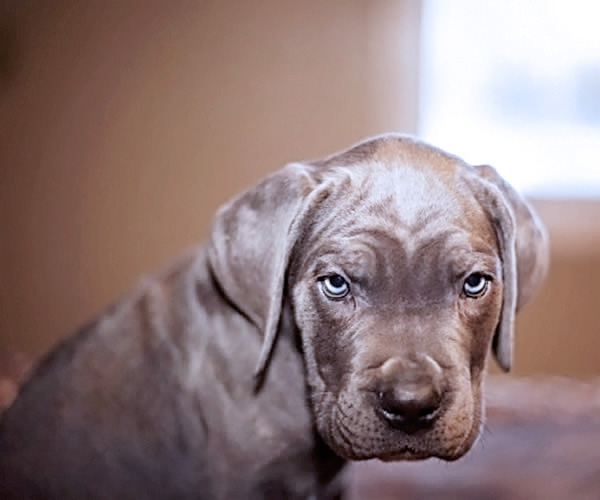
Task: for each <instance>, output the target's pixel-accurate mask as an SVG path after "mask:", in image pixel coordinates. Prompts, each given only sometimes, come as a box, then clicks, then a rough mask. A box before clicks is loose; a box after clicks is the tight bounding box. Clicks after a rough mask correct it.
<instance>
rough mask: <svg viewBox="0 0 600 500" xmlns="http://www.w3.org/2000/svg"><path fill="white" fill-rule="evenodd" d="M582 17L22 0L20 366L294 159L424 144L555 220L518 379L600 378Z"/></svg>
mask: <svg viewBox="0 0 600 500" xmlns="http://www.w3.org/2000/svg"><path fill="white" fill-rule="evenodd" d="M595 9H596V8H595V7H594V4H593V3H592V2H585V1H579V0H571V1H569V2H564V1H553V0H543V1H538V0H529V1H525V2H523V1H516V0H506V1H502V2H478V1H476V0H454V1H453V2H444V1H443V0H423V1H419V0H376V1H369V2H367V1H363V0H328V1H322V0H305V1H303V2H298V1H290V0H260V1H256V2H245V1H241V0H239V1H217V0H203V1H200V0H196V1H193V0H169V1H166V0H143V1H142V0H127V1H122V2H111V1H94V2H88V1H78V2H77V1H72V0H53V1H52V2H47V1H43V0H28V1H23V0H2V1H1V2H0V283H1V286H0V349H14V350H20V351H24V352H25V353H28V354H31V355H33V356H38V355H40V354H42V353H44V352H46V351H47V350H48V349H49V348H50V347H51V346H52V345H54V344H55V343H56V342H57V341H58V340H59V339H61V338H62V337H63V336H64V335H66V334H68V333H69V332H70V331H72V330H73V329H74V328H75V327H77V326H78V325H79V324H81V323H82V322H84V321H85V320H87V319H89V318H90V317H91V316H93V315H95V314H97V313H98V312H99V311H101V310H102V308H103V307H104V306H105V305H107V304H108V303H109V302H111V301H113V300H114V299H116V298H117V297H119V296H120V295H122V294H124V293H126V292H127V290H128V289H130V288H131V287H132V286H134V284H135V283H136V281H137V279H138V278H139V277H140V276H141V275H143V274H144V273H147V272H150V271H152V270H154V269H156V268H157V267H159V266H161V265H162V264H163V263H164V262H165V261H166V260H168V259H169V258H171V257H173V256H175V255H177V254H178V253H180V252H181V251H183V250H184V249H186V248H188V247H190V246H192V245H194V244H196V243H198V242H200V241H202V240H203V239H204V238H205V236H206V234H207V231H208V228H209V225H210V220H211V217H212V214H213V213H214V211H215V209H216V208H217V207H218V206H219V205H220V204H221V203H222V202H224V201H226V200H227V199H228V198H229V197H230V196H232V195H233V194H235V193H237V192H239V191H240V190H241V189H243V188H245V187H247V186H249V185H250V184H252V183H254V182H255V181H257V180H258V179H260V178H261V177H263V176H264V175H266V174H268V173H269V172H271V171H273V170H275V169H277V168H279V167H281V166H282V165H283V164H285V163H287V162H289V161H292V160H298V159H304V158H313V157H318V156H320V155H323V154H327V153H331V152H333V151H336V150H338V149H340V148H343V147H346V146H348V145H350V144H351V143H353V142H355V141H357V140H359V139H361V138H363V137H364V136H367V135H372V134H375V133H380V132H384V131H389V130H394V131H401V132H408V133H413V134H418V135H420V136H422V137H424V138H425V139H427V140H429V141H431V142H433V143H435V144H436V145H438V146H441V147H443V148H445V149H447V150H449V151H451V152H452V153H455V154H458V155H459V156H462V157H463V158H465V159H466V160H467V161H469V162H473V163H490V164H493V165H495V166H496V167H497V168H498V169H499V170H500V172H501V173H503V175H505V176H506V177H507V178H508V179H509V180H510V181H511V182H513V183H514V184H515V185H516V186H518V187H519V188H520V189H521V190H523V191H524V192H525V193H526V194H527V195H528V196H529V197H530V199H531V200H532V201H533V203H534V204H535V206H536V207H537V208H538V210H539V212H540V214H541V216H542V218H543V219H544V221H545V222H546V224H547V226H548V228H549V232H550V236H551V239H552V262H551V272H550V275H549V277H548V279H547V281H546V284H545V286H544V288H543V290H542V291H541V293H540V295H539V296H538V297H537V298H536V299H535V301H534V302H533V303H532V304H531V305H530V306H529V307H527V308H526V309H525V310H524V312H523V313H522V314H521V315H520V317H519V318H518V325H517V328H518V330H517V349H516V364H515V367H516V370H515V371H516V373H517V374H521V375H531V374H554V375H568V376H573V377H579V378H585V377H590V376H592V375H598V374H600V37H599V36H598V34H597V27H596V24H597V22H596V21H597V19H598V14H599V13H600V12H595Z"/></svg>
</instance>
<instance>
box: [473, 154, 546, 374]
mask: <svg viewBox="0 0 600 500" xmlns="http://www.w3.org/2000/svg"><path fill="white" fill-rule="evenodd" d="M474 170H475V172H476V173H477V177H478V179H477V181H475V185H476V186H477V187H476V188H475V189H474V193H475V196H476V197H477V198H478V200H479V202H480V203H481V205H482V206H483V207H484V209H486V211H487V212H488V215H489V216H490V218H491V220H492V222H493V224H494V227H495V228H496V233H497V235H498V240H499V244H500V247H501V248H500V252H501V254H502V262H503V264H502V273H503V281H504V301H503V307H502V315H501V318H500V322H499V324H498V327H497V329H496V333H495V334H494V339H493V343H492V348H493V351H494V355H495V356H496V360H497V361H498V364H499V365H500V367H501V368H502V369H503V370H504V371H509V370H510V368H511V366H512V359H513V343H514V340H513V337H514V333H513V332H514V316H515V313H516V311H518V310H519V309H521V307H522V306H523V305H524V304H525V303H526V302H527V301H528V300H529V299H530V298H532V297H533V295H535V293H536V292H537V290H538V288H539V287H540V285H541V284H542V281H543V279H544V277H545V275H546V271H547V269H548V262H549V248H548V236H547V233H546V230H545V228H544V226H543V224H542V223H541V221H540V220H539V218H538V216H537V214H536V213H535V211H534V210H533V208H532V207H531V206H530V205H529V203H527V201H526V200H525V199H524V198H523V197H522V196H521V195H520V194H519V193H518V192H517V191H516V190H515V189H514V188H513V187H512V186H511V185H510V184H508V182H506V181H505V180H504V179H503V178H502V177H501V176H500V175H499V174H498V172H496V170H495V169H494V168H493V167H490V166H489V165H480V166H477V167H475V169H474Z"/></svg>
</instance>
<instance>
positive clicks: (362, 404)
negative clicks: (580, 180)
mask: <svg viewBox="0 0 600 500" xmlns="http://www.w3.org/2000/svg"><path fill="white" fill-rule="evenodd" d="M547 261H548V259H547V242H546V238H545V232H544V230H543V228H542V227H541V225H540V223H539V221H538V219H537V216H536V215H535V214H534V213H533V211H532V209H531V207H530V206H529V205H528V204H527V203H526V202H525V201H524V200H523V199H522V198H521V196H520V195H519V194H517V192H516V191H514V190H513V188H512V187H510V186H509V185H508V184H507V183H506V182H505V181H504V180H503V179H502V178H501V177H499V175H498V174H497V173H496V171H495V170H494V169H493V168H492V167H489V166H471V165H467V164H466V163H464V162H463V161H462V160H460V159H459V158H457V157H455V156H452V155H449V154H447V153H445V152H443V151H440V150H439V149H436V148H434V147H432V146H429V145H426V144H424V143H422V142H420V141H418V140H416V139H413V138H410V137H406V136H401V135H385V136H380V137H376V138H373V139H368V140H366V141H364V142H362V143H359V144H357V145H355V146H353V147H352V148H350V149H348V150H346V151H343V152H341V153H338V154H335V155H332V156H330V157H327V158H325V159H321V160H316V161H310V162H302V163H293V164H290V165H288V166H286V167H285V168H283V169H282V170H279V171H277V172H275V173H274V174H272V175H271V176H269V177H267V178H266V179H265V180H264V181H262V182H261V183H260V184H258V185H257V186H255V187H254V188H252V189H250V190H248V191H247V192H245V193H243V194H242V195H240V196H239V197H237V198H235V199H234V200H232V201H231V202H229V203H228V204H226V205H225V206H223V207H222V208H221V209H220V210H219V212H218V213H217V215H216V217H215V219H214V224H213V227H212V231H211V233H210V237H209V239H208V241H207V242H206V243H205V244H204V245H202V246H199V247H198V248H197V249H195V250H194V251H193V252H190V253H188V254H187V255H185V256H183V257H181V258H180V259H179V260H177V261H175V262H173V263H172V264H171V265H169V266H167V267H166V268H165V269H164V270H163V271H162V272H159V273H157V274H156V275H155V276H154V277H151V278H149V279H145V280H144V281H143V282H142V284H141V285H140V286H139V287H138V288H137V289H136V290H134V291H133V292H132V293H131V294H129V295H128V296H127V297H126V298H125V299H123V300H121V301H120V302H118V303H117V304H115V305H113V306H112V307H111V308H110V309H108V310H107V311H106V312H105V313H104V314H102V315H101V316H100V317H98V318H96V319H95V320H94V321H92V322H90V323H89V324H88V325H87V326H85V327H84V328H82V329H81V330H79V331H78V332H76V333H75V334H74V335H73V336H71V337H69V338H68V339H67V340H66V341H64V342H63V343H62V344H61V345H60V346H58V348H56V349H55V350H54V351H53V352H52V353H51V354H50V355H49V356H47V357H46V358H45V359H44V360H43V361H42V362H41V363H40V364H39V366H38V367H37V369H36V370H35V371H34V373H33V375H32V376H31V377H30V379H29V380H28V382H26V383H25V385H24V386H23V388H22V390H21V392H20V395H19V396H18V398H17V399H16V400H15V402H14V403H13V405H12V406H11V407H10V408H9V409H8V410H7V411H6V412H5V413H4V415H3V416H2V420H1V423H0V498H8V499H10V498H14V499H16V498H27V499H35V498H44V499H61V500H64V499H77V500H79V499H116V498H121V499H161V500H164V499H206V500H213V499H223V500H234V499H244V500H252V499H283V498H285V499H309V498H311V499H312V498H318V499H324V498H330V497H334V496H335V495H337V494H338V491H337V490H338V487H339V485H338V484H337V483H338V481H336V476H338V473H339V471H340V470H341V469H342V467H343V465H344V463H345V462H346V461H347V460H361V459H368V458H380V459H382V460H417V459H425V458H428V457H438V458H441V459H445V460H455V459H457V458H459V457H461V456H462V455H464V454H465V453H466V452H467V451H468V450H469V448H470V447H471V445H472V444H473V442H474V441H475V439H476V438H477V435H478V433H479V430H480V427H481V424H482V418H483V408H482V399H483V398H482V381H483V380H482V379H483V376H484V373H485V368H486V364H487V359H488V353H490V352H491V353H492V354H493V355H494V356H495V358H496V360H497V362H498V363H499V365H500V366H501V367H502V368H503V369H504V370H509V369H510V367H511V363H512V358H513V354H512V349H513V324H514V317H515V313H516V311H518V310H519V309H520V308H521V307H522V306H523V305H524V304H525V303H526V302H527V300H528V299H529V298H530V297H531V296H532V295H533V294H534V293H535V292H536V290H537V288H538V286H539V285H540V283H541V281H542V279H543V277H544V274H545V271H546V266H547Z"/></svg>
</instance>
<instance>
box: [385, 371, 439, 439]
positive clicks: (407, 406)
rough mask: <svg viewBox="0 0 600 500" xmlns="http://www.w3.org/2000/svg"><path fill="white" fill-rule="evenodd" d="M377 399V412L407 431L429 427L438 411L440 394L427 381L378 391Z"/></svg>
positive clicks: (394, 426) (395, 425) (391, 423)
mask: <svg viewBox="0 0 600 500" xmlns="http://www.w3.org/2000/svg"><path fill="white" fill-rule="evenodd" d="M377 399H378V401H377V404H378V407H377V410H378V413H379V414H380V415H381V416H382V417H383V418H384V419H385V420H386V421H387V422H388V423H389V425H390V426H391V427H393V428H395V429H401V430H403V431H404V432H407V433H413V432H416V431H418V430H420V429H424V428H427V427H430V426H431V425H432V424H433V422H434V421H435V419H436V418H437V416H438V414H439V411H440V403H441V395H440V393H439V391H438V390H437V389H436V388H435V387H434V385H433V384H429V383H421V384H407V385H398V386H395V387H392V388H390V389H386V390H384V391H380V392H378V393H377Z"/></svg>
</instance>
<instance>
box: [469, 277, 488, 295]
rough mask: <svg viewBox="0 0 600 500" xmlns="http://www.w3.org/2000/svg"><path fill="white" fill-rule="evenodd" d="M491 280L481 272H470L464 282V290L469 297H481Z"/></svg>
mask: <svg viewBox="0 0 600 500" xmlns="http://www.w3.org/2000/svg"><path fill="white" fill-rule="evenodd" d="M489 281H490V280H489V278H487V277H486V276H484V275H483V274H481V273H473V274H470V275H469V276H467V279H465V282H464V283H463V292H465V295H466V296H467V297H471V298H477V297H481V296H482V295H483V294H484V293H485V291H486V290H487V287H488V284H489Z"/></svg>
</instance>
